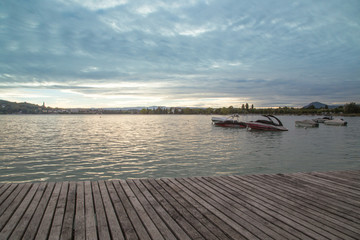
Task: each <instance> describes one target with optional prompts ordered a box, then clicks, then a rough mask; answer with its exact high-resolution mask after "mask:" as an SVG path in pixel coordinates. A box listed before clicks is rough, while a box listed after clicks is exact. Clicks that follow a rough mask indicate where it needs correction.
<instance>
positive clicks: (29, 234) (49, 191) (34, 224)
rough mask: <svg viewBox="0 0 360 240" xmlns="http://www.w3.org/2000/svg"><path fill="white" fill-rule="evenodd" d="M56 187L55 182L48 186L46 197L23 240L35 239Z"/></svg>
mask: <svg viewBox="0 0 360 240" xmlns="http://www.w3.org/2000/svg"><path fill="white" fill-rule="evenodd" d="M54 186H55V183H53V182H50V183H48V184H47V186H46V190H45V192H44V195H43V196H42V197H41V200H40V202H39V205H38V207H37V208H36V211H35V213H34V216H33V217H32V219H31V221H30V223H29V226H28V227H27V229H26V231H25V233H24V236H23V239H35V235H36V233H37V231H38V228H39V226H40V222H41V220H42V218H43V216H44V213H45V210H46V206H47V204H48V202H49V199H50V196H51V194H52V192H53V190H54Z"/></svg>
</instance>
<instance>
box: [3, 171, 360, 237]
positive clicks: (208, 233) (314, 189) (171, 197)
mask: <svg viewBox="0 0 360 240" xmlns="http://www.w3.org/2000/svg"><path fill="white" fill-rule="evenodd" d="M0 239H101V240H103V239H154V240H160V239H166V240H167V239H181V240H184V239H236V240H237V239H360V171H336V172H326V173H320V172H312V173H296V174H273V175H249V176H222V177H193V178H165V179H136V180H112V181H85V182H56V183H53V182H40V183H23V184H11V183H6V184H0Z"/></svg>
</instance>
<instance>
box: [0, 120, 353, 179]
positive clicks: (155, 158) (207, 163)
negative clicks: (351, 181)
mask: <svg viewBox="0 0 360 240" xmlns="http://www.w3.org/2000/svg"><path fill="white" fill-rule="evenodd" d="M278 117H279V118H280V119H281V120H282V122H283V124H284V126H285V127H287V128H288V129H289V131H287V132H259V131H257V132H254V131H248V130H246V129H231V128H221V127H216V126H214V125H212V123H211V116H210V115H0V182H3V183H4V182H34V181H71V180H99V179H104V180H105V179H126V178H160V177H188V176H216V175H217V176H218V175H231V174H258V173H289V172H308V171H329V170H346V169H360V147H359V146H360V144H359V143H360V118H359V117H347V118H345V120H346V121H347V122H348V126H347V127H335V126H326V125H323V124H322V125H320V127H319V128H314V129H310V128H308V129H304V128H297V127H295V120H303V119H311V118H315V117H314V116H278ZM241 118H242V120H244V121H249V120H256V119H259V118H262V117H261V116H258V115H244V116H242V117H241Z"/></svg>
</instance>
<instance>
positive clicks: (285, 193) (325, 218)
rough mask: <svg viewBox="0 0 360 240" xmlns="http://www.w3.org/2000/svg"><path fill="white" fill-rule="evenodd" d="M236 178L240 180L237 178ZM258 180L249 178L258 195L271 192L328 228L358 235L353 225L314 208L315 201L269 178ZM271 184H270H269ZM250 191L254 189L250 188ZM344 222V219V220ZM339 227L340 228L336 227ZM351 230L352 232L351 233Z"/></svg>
mask: <svg viewBox="0 0 360 240" xmlns="http://www.w3.org/2000/svg"><path fill="white" fill-rule="evenodd" d="M235 178H238V176H236V177H235ZM257 178H262V176H251V177H250V176H247V177H246V179H247V181H250V182H251V183H252V184H255V185H257V187H258V188H259V190H260V192H259V193H258V195H263V193H262V191H271V192H274V193H276V196H277V198H280V197H281V198H284V199H285V200H284V201H286V202H287V203H288V204H293V205H294V206H295V207H296V208H298V209H299V210H300V211H302V212H304V213H306V214H307V216H310V217H311V216H316V217H315V219H321V223H327V225H328V226H333V227H334V228H335V229H337V230H338V231H340V232H344V233H345V234H348V235H350V236H352V235H353V233H356V232H357V231H356V229H354V228H353V227H352V226H351V225H349V224H348V223H346V222H345V223H344V222H343V221H340V220H339V219H338V218H336V216H335V218H334V217H331V215H330V216H329V214H328V212H327V211H326V210H327V209H325V210H323V209H320V208H316V207H313V206H312V205H313V204H314V203H316V202H314V201H307V200H305V199H304V198H303V197H302V196H297V195H294V194H293V193H292V190H293V189H290V190H289V189H287V190H282V187H283V186H282V185H280V184H279V185H276V182H275V181H269V179H268V177H266V178H264V179H262V181H261V182H257V181H256V179H257ZM268 182H270V184H268ZM249 188H250V189H254V188H253V187H251V185H250V186H249ZM342 220H344V219H342ZM336 226H339V227H336ZM349 230H350V231H349Z"/></svg>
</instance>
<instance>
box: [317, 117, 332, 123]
mask: <svg viewBox="0 0 360 240" xmlns="http://www.w3.org/2000/svg"><path fill="white" fill-rule="evenodd" d="M332 119H333V117H332V116H325V117H322V118H315V119H313V121H314V122H317V123H324V122H325V121H326V120H332Z"/></svg>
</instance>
